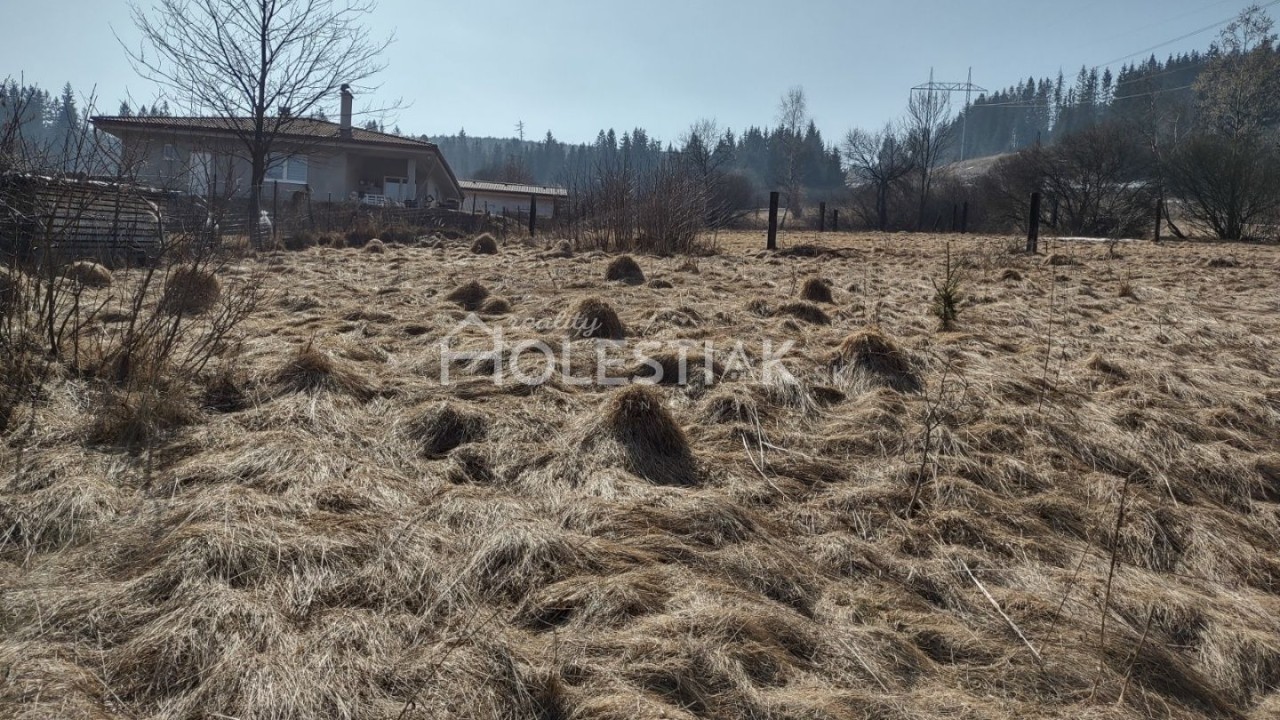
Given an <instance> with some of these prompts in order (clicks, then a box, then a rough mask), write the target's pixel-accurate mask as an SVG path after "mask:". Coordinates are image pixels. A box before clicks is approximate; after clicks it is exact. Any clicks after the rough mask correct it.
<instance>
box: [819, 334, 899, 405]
mask: <svg viewBox="0 0 1280 720" xmlns="http://www.w3.org/2000/svg"><path fill="white" fill-rule="evenodd" d="M829 365H830V367H831V369H832V371H833V372H834V373H835V374H836V375H837V376H840V375H848V374H849V373H853V374H855V375H856V376H857V377H859V378H861V379H863V380H865V381H868V382H869V383H870V384H872V385H884V386H887V387H891V388H893V389H894V390H898V391H900V392H915V391H917V390H919V389H920V377H919V375H918V374H917V373H916V371H915V369H914V368H913V367H912V363H911V359H910V358H909V357H908V356H907V353H906V352H905V351H904V350H903V349H902V348H901V347H900V346H899V345H898V343H896V342H894V340H893V339H892V338H890V337H889V336H888V335H885V334H884V333H883V332H881V331H880V330H879V329H878V328H867V329H865V330H860V331H858V332H855V333H853V334H851V335H849V336H848V337H846V338H845V339H844V340H843V341H841V343H840V346H839V347H838V348H836V352H835V354H834V356H833V357H832V358H831V361H830V363H829Z"/></svg>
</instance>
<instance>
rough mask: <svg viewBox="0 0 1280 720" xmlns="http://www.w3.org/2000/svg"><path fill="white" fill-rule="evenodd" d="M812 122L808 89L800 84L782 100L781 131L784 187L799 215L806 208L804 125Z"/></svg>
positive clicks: (790, 207)
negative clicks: (804, 196)
mask: <svg viewBox="0 0 1280 720" xmlns="http://www.w3.org/2000/svg"><path fill="white" fill-rule="evenodd" d="M808 122H809V103H808V101H807V100H806V99H805V94H804V88H803V87H801V86H799V85H797V86H795V87H793V88H791V89H790V90H788V91H787V93H786V94H785V95H783V96H782V99H781V100H780V101H779V102H778V130H779V132H780V133H781V135H782V152H783V156H784V157H783V162H784V165H783V167H782V172H781V177H780V178H779V179H780V180H781V182H782V186H783V188H784V189H785V191H786V193H787V210H788V211H789V212H790V213H791V214H792V215H795V216H796V217H799V216H800V213H801V211H802V210H803V205H802V200H803V198H802V195H803V192H804V173H803V168H802V167H801V162H800V160H801V158H800V154H801V152H802V151H803V150H804V128H805V125H807V124H808Z"/></svg>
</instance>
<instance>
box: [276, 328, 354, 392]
mask: <svg viewBox="0 0 1280 720" xmlns="http://www.w3.org/2000/svg"><path fill="white" fill-rule="evenodd" d="M273 380H274V381H275V382H276V383H277V384H279V385H280V386H282V387H283V388H284V389H285V390H287V391H289V392H319V391H325V392H334V393H340V394H344V395H349V396H351V397H354V398H356V399H357V400H362V401H363V400H368V399H370V398H372V397H373V394H374V391H373V385H372V383H370V381H369V379H368V378H367V377H365V376H364V375H363V374H361V373H360V372H359V371H358V370H356V369H355V368H352V367H348V366H347V365H346V364H345V363H342V362H339V361H338V360H336V359H335V358H334V357H333V356H331V355H329V354H328V353H326V352H324V351H323V350H320V349H319V348H317V347H315V345H314V344H313V343H311V342H308V343H307V344H305V345H302V346H299V347H298V350H297V352H295V353H294V354H293V356H292V357H290V358H289V359H288V360H286V361H285V362H284V364H282V365H281V366H280V367H278V368H277V369H276V371H275V373H274V375H273Z"/></svg>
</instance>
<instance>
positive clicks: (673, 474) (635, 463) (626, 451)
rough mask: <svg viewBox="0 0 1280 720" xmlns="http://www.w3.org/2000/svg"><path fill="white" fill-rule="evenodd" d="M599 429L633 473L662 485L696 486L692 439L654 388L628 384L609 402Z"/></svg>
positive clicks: (598, 425) (602, 415)
mask: <svg viewBox="0 0 1280 720" xmlns="http://www.w3.org/2000/svg"><path fill="white" fill-rule="evenodd" d="M597 428H598V432H599V433H600V434H601V435H602V436H603V437H604V438H607V439H608V440H610V441H612V442H613V443H614V444H615V447H616V448H618V449H619V450H621V454H622V460H623V463H624V465H625V466H626V468H627V469H628V470H629V471H630V472H632V473H634V474H636V475H638V476H640V477H642V478H644V479H646V480H648V481H649V482H652V483H656V484H659V485H694V484H697V481H698V472H697V463H696V461H695V459H694V456H693V449H692V448H691V447H690V445H689V439H688V437H686V436H685V433H684V429H683V428H681V427H680V423H678V422H677V421H676V419H675V417H674V416H673V415H672V414H671V412H670V411H669V410H667V408H666V405H665V404H664V403H663V400H662V396H661V395H660V394H658V392H657V391H656V390H654V389H653V388H651V387H649V386H645V385H629V386H627V387H625V388H623V389H621V390H618V391H617V392H616V393H614V395H613V397H611V398H609V400H608V401H607V402H606V404H605V407H604V408H603V411H602V412H601V415H600V418H599V420H598V421H597Z"/></svg>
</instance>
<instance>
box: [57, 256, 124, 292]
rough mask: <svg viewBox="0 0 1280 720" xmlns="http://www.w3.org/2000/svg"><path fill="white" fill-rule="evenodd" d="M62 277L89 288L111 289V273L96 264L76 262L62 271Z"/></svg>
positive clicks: (82, 261) (83, 261)
mask: <svg viewBox="0 0 1280 720" xmlns="http://www.w3.org/2000/svg"><path fill="white" fill-rule="evenodd" d="M62 277H64V278H66V279H68V280H70V281H71V282H73V283H75V284H77V285H83V286H84V287H89V288H105V287H111V283H112V281H113V279H114V278H113V277H112V275H111V271H110V270H108V269H106V268H105V267H103V266H101V265H99V264H98V263H96V262H90V261H88V260H77V261H75V262H73V263H71V264H70V265H68V266H67V267H66V268H64V269H63V270H62Z"/></svg>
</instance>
